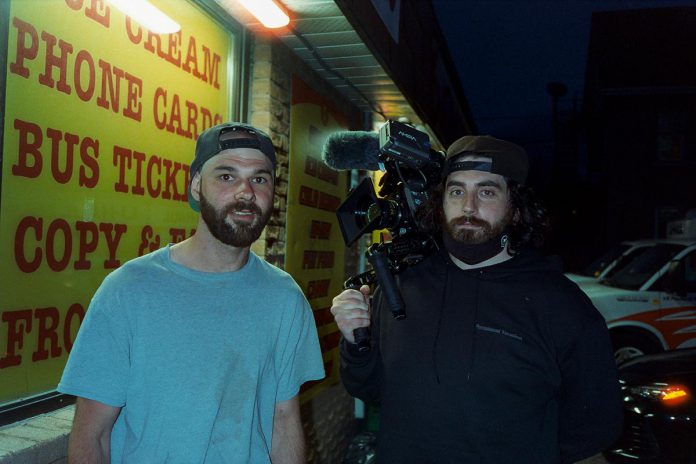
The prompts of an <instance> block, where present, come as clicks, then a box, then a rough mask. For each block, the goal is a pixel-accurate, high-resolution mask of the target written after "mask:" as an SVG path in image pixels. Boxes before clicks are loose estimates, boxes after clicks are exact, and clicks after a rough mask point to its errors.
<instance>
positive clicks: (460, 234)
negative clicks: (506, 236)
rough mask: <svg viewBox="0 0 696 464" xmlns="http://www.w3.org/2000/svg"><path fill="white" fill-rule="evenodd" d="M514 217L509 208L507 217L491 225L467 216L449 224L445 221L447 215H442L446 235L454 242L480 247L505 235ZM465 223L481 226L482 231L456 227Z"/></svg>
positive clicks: (452, 220)
mask: <svg viewBox="0 0 696 464" xmlns="http://www.w3.org/2000/svg"><path fill="white" fill-rule="evenodd" d="M512 216H513V211H512V208H508V210H507V212H506V213H505V216H504V217H503V218H502V219H501V220H500V221H498V222H496V223H495V224H491V223H489V222H488V221H484V220H483V219H479V218H475V217H467V216H459V217H456V218H453V219H451V220H450V221H448V222H447V221H446V220H445V219H444V217H445V215H444V214H443V215H442V217H443V222H444V224H443V225H444V229H445V233H447V234H448V235H449V236H450V237H452V238H453V239H454V240H456V241H458V242H461V243H464V244H466V245H480V244H482V243H486V242H488V241H489V240H491V239H493V238H495V237H497V236H499V235H500V234H502V233H503V231H504V230H505V228H506V227H507V226H508V225H509V224H510V222H511V221H512ZM465 221H468V222H470V223H472V224H474V225H477V226H479V227H480V229H478V230H472V229H458V228H457V227H456V226H457V225H458V224H459V223H462V222H465Z"/></svg>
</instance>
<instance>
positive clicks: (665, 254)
mask: <svg viewBox="0 0 696 464" xmlns="http://www.w3.org/2000/svg"><path fill="white" fill-rule="evenodd" d="M684 248H685V247H684V245H677V244H667V243H661V244H659V245H655V246H654V247H652V248H648V249H647V250H646V251H645V253H641V254H639V255H638V256H636V257H635V259H633V261H631V262H630V263H629V264H627V265H626V266H624V267H623V269H621V270H620V271H619V272H617V273H616V274H615V275H614V276H612V277H611V278H609V279H604V280H603V281H602V283H603V284H606V285H610V286H612V287H618V288H625V289H627V290H638V289H639V288H640V287H641V286H642V285H643V284H644V283H645V282H646V281H647V280H648V279H649V278H650V277H652V276H653V275H654V274H655V273H656V272H657V271H659V270H660V269H661V268H662V266H664V265H665V264H666V263H667V262H668V261H669V260H671V259H672V258H673V257H674V256H675V255H676V254H677V253H679V252H680V251H681V250H683V249H684Z"/></svg>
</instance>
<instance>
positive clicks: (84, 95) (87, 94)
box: [73, 50, 95, 102]
mask: <svg viewBox="0 0 696 464" xmlns="http://www.w3.org/2000/svg"><path fill="white" fill-rule="evenodd" d="M83 63H86V64H87V70H88V74H87V88H83V87H82V81H83V78H82V64H83ZM73 75H74V76H75V93H76V94H77V96H78V97H80V100H82V101H85V102H86V101H90V100H91V99H92V96H93V95H94V86H95V83H94V81H95V73H94V60H93V59H92V55H90V54H89V52H88V51H87V50H80V51H79V52H77V55H76V56H75V66H74V70H73Z"/></svg>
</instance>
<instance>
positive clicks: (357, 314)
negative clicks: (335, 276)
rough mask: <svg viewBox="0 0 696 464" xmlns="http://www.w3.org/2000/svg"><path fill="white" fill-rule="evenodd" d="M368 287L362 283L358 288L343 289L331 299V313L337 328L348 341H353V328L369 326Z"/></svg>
mask: <svg viewBox="0 0 696 464" xmlns="http://www.w3.org/2000/svg"><path fill="white" fill-rule="evenodd" d="M369 296H370V287H369V286H368V285H363V286H362V287H360V290H359V291H358V290H350V289H349V290H344V291H343V292H341V293H340V294H339V295H338V296H336V297H335V298H334V299H333V305H332V306H331V314H333V316H334V320H335V321H336V324H337V325H338V328H339V330H340V331H341V333H342V334H343V337H344V338H345V339H346V341H347V342H348V343H355V337H353V330H355V329H357V328H358V327H369V326H370V305H369Z"/></svg>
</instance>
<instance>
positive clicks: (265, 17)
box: [239, 0, 290, 29]
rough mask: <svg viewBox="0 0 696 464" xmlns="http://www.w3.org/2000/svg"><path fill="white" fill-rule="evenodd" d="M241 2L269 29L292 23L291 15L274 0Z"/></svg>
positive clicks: (240, 0)
mask: <svg viewBox="0 0 696 464" xmlns="http://www.w3.org/2000/svg"><path fill="white" fill-rule="evenodd" d="M239 3H241V4H242V6H243V7H244V8H246V9H247V10H248V11H249V13H251V14H252V15H254V16H255V17H256V19H258V20H259V21H260V22H261V24H263V25H264V26H266V27H267V28H269V29H275V28H278V27H283V26H287V25H288V24H289V23H290V17H289V16H288V15H287V14H286V13H285V11H283V10H282V9H281V8H280V7H279V6H278V4H277V3H276V2H274V1H273V0H239Z"/></svg>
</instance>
